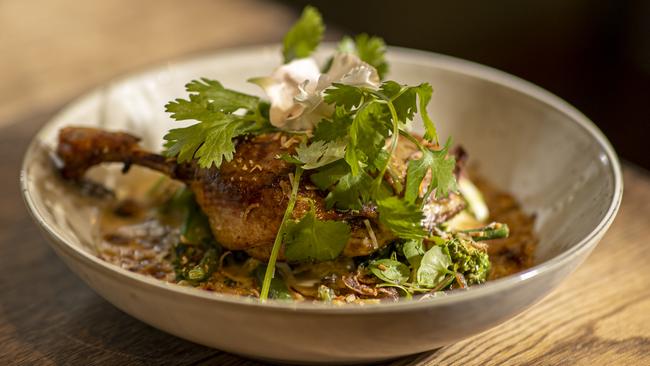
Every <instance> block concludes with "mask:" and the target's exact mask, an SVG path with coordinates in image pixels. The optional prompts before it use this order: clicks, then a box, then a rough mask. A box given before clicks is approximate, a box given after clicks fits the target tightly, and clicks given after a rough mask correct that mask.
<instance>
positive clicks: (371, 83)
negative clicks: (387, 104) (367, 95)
mask: <svg viewBox="0 0 650 366" xmlns="http://www.w3.org/2000/svg"><path fill="white" fill-rule="evenodd" d="M340 83H341V84H347V85H352V86H357V87H364V88H370V89H379V85H380V81H379V74H378V73H377V70H375V68H374V67H372V66H370V65H368V64H365V63H364V64H363V65H359V66H357V67H355V68H354V69H352V70H350V72H348V73H347V74H345V75H344V76H343V77H342V78H341V81H340Z"/></svg>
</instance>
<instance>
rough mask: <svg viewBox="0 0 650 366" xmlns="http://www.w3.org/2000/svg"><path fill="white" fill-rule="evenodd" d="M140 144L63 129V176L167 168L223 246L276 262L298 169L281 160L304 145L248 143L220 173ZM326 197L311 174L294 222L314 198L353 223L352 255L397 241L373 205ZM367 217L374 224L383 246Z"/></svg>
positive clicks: (279, 137)
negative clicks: (113, 168)
mask: <svg viewBox="0 0 650 366" xmlns="http://www.w3.org/2000/svg"><path fill="white" fill-rule="evenodd" d="M139 141H140V139H139V138H137V137H135V136H133V135H130V134H128V133H123V132H109V131H105V130H100V129H94V128H85V127H66V128H63V129H61V131H60V132H59V141H58V146H57V151H56V152H57V155H58V156H59V158H60V159H61V160H62V162H63V166H62V167H61V174H62V176H63V177H64V178H66V179H72V180H77V179H81V178H82V177H83V175H84V173H85V172H86V170H88V169H89V168H90V167H92V166H94V165H97V164H100V163H103V162H121V163H123V164H124V171H125V172H126V171H127V170H128V168H129V167H130V166H131V165H132V164H135V165H140V166H144V167H147V168H150V169H153V170H156V171H159V172H161V173H163V174H165V175H167V176H169V177H171V178H173V179H176V180H180V181H182V182H184V183H185V184H187V185H188V186H189V187H190V189H191V190H192V191H193V192H194V194H195V196H196V200H197V203H198V204H199V206H200V207H201V209H202V210H203V212H204V213H205V214H206V216H207V217H208V218H209V221H210V227H211V229H212V232H213V234H214V236H215V238H216V239H217V241H218V242H219V243H220V244H221V245H222V246H224V247H225V248H227V249H230V250H245V251H247V252H248V253H249V254H250V255H251V256H253V257H255V258H258V259H261V260H266V259H268V256H269V253H270V251H271V246H272V244H273V241H274V239H275V236H276V234H277V231H278V229H279V226H280V223H281V221H282V216H283V215H284V211H285V209H286V206H287V203H288V198H289V192H290V189H291V184H290V180H289V176H290V174H291V173H293V171H294V169H295V166H294V165H292V164H290V163H287V162H285V161H284V160H281V159H277V156H278V155H281V154H283V153H289V154H291V153H293V152H294V149H295V145H296V143H297V142H296V141H293V140H292V139H291V138H290V137H289V136H287V135H285V134H282V133H271V134H263V135H258V136H247V137H244V138H240V139H239V140H238V141H237V145H236V151H235V154H234V158H233V160H232V161H224V162H223V163H222V165H221V167H220V168H215V167H212V168H208V169H204V168H200V167H198V166H197V165H196V164H194V163H178V162H177V161H176V159H175V158H167V157H164V156H162V155H159V154H155V153H151V152H148V151H146V150H143V149H142V148H140V146H139V145H138V143H139ZM412 153H413V150H411V151H410V153H409V151H406V152H403V153H401V154H398V155H399V156H398V157H397V158H398V159H399V160H401V161H400V162H399V163H401V164H400V165H403V164H404V162H405V161H406V160H407V159H408V157H407V155H408V156H410V155H412ZM324 197H325V195H324V193H323V192H321V191H319V190H318V189H316V188H315V187H313V186H312V185H311V184H310V183H309V178H308V177H307V176H305V177H303V179H302V180H301V182H300V187H299V191H298V200H297V203H296V207H295V209H294V212H293V218H294V219H299V218H301V217H302V216H303V215H304V213H305V212H306V211H307V210H309V208H310V203H309V202H310V200H311V201H312V202H313V203H314V206H315V209H316V216H317V217H318V218H319V219H321V220H345V221H346V222H348V224H350V226H351V237H350V240H349V241H348V243H347V244H346V246H345V248H344V250H343V255H344V256H347V257H355V256H364V255H368V254H371V253H372V252H374V251H375V250H377V249H379V248H381V247H383V246H385V245H386V244H388V243H389V242H390V241H391V240H393V239H394V236H393V235H392V234H391V233H390V232H389V231H388V230H386V229H384V228H382V227H381V225H380V224H379V222H378V220H377V215H376V213H375V212H374V210H373V209H372V208H366V209H363V210H360V211H349V212H341V211H337V210H333V209H330V210H328V209H327V208H326V207H325V202H324ZM448 201H449V202H442V201H432V202H430V204H434V205H439V206H440V209H436V210H430V211H432V212H436V216H439V217H427V218H426V220H425V222H426V223H427V224H430V223H439V222H443V221H445V220H447V219H448V218H449V217H451V216H453V215H455V214H456V213H457V212H459V211H460V210H462V208H463V207H464V205H463V203H462V199H461V198H460V197H458V196H454V195H452V196H450V197H449V199H448ZM447 207H448V208H449V209H448V210H446V209H445V208H447ZM425 212H426V210H425ZM364 220H368V221H369V223H370V224H371V227H372V229H373V232H374V235H375V238H376V244H375V242H374V241H373V240H372V239H371V237H370V233H369V232H368V229H367V228H366V225H365V224H364ZM282 257H283V256H282V254H281V255H280V258H281V259H282Z"/></svg>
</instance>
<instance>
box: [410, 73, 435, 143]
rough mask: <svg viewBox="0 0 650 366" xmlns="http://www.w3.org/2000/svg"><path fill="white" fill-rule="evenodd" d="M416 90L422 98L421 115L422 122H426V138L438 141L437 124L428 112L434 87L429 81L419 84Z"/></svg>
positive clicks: (419, 97)
mask: <svg viewBox="0 0 650 366" xmlns="http://www.w3.org/2000/svg"><path fill="white" fill-rule="evenodd" d="M415 91H416V93H417V95H418V99H419V100H420V116H422V122H423V124H424V129H425V131H426V132H425V134H424V138H425V139H427V140H429V141H433V142H435V143H438V131H437V130H436V125H434V124H433V121H432V120H431V118H430V117H429V112H427V105H429V102H430V101H431V95H432V94H433V88H432V87H431V84H429V83H423V84H420V85H418V86H417V87H416V88H415Z"/></svg>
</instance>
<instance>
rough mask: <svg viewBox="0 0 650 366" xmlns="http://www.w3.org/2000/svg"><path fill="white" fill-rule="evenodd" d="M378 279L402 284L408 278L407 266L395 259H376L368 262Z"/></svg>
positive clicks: (369, 267)
mask: <svg viewBox="0 0 650 366" xmlns="http://www.w3.org/2000/svg"><path fill="white" fill-rule="evenodd" d="M368 269H369V270H370V272H372V273H373V274H374V275H375V276H377V277H378V278H379V279H381V280H383V281H385V282H388V283H393V284H398V285H399V284H404V283H406V281H408V279H409V274H410V271H409V267H408V266H407V265H406V264H404V263H402V262H400V261H397V260H395V259H389V258H385V259H378V260H374V261H372V262H370V265H369V266H368Z"/></svg>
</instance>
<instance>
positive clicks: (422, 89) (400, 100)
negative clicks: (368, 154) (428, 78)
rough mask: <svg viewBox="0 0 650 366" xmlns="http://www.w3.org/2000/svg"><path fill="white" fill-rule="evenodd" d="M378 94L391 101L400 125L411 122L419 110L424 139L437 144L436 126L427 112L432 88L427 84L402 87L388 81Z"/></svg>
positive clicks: (383, 84)
mask: <svg viewBox="0 0 650 366" xmlns="http://www.w3.org/2000/svg"><path fill="white" fill-rule="evenodd" d="M380 92H381V93H382V94H383V95H384V96H385V97H387V98H389V99H391V100H392V103H393V106H394V107H395V111H396V113H397V118H398V119H399V121H400V122H401V123H405V122H406V121H411V120H413V117H414V116H415V113H416V112H418V108H419V112H420V116H421V117H422V122H423V123H424V128H425V131H426V133H425V135H424V138H426V139H427V140H429V141H433V142H436V143H437V142H438V133H437V131H436V126H435V125H434V124H433V121H432V120H431V118H430V117H429V113H428V111H427V105H428V104H429V102H430V101H431V96H432V94H433V88H432V87H431V85H430V84H429V83H422V84H420V85H417V86H402V85H400V84H398V83H397V82H395V81H392V80H389V81H385V82H383V83H382V85H381V88H380ZM418 99H419V103H418Z"/></svg>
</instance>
